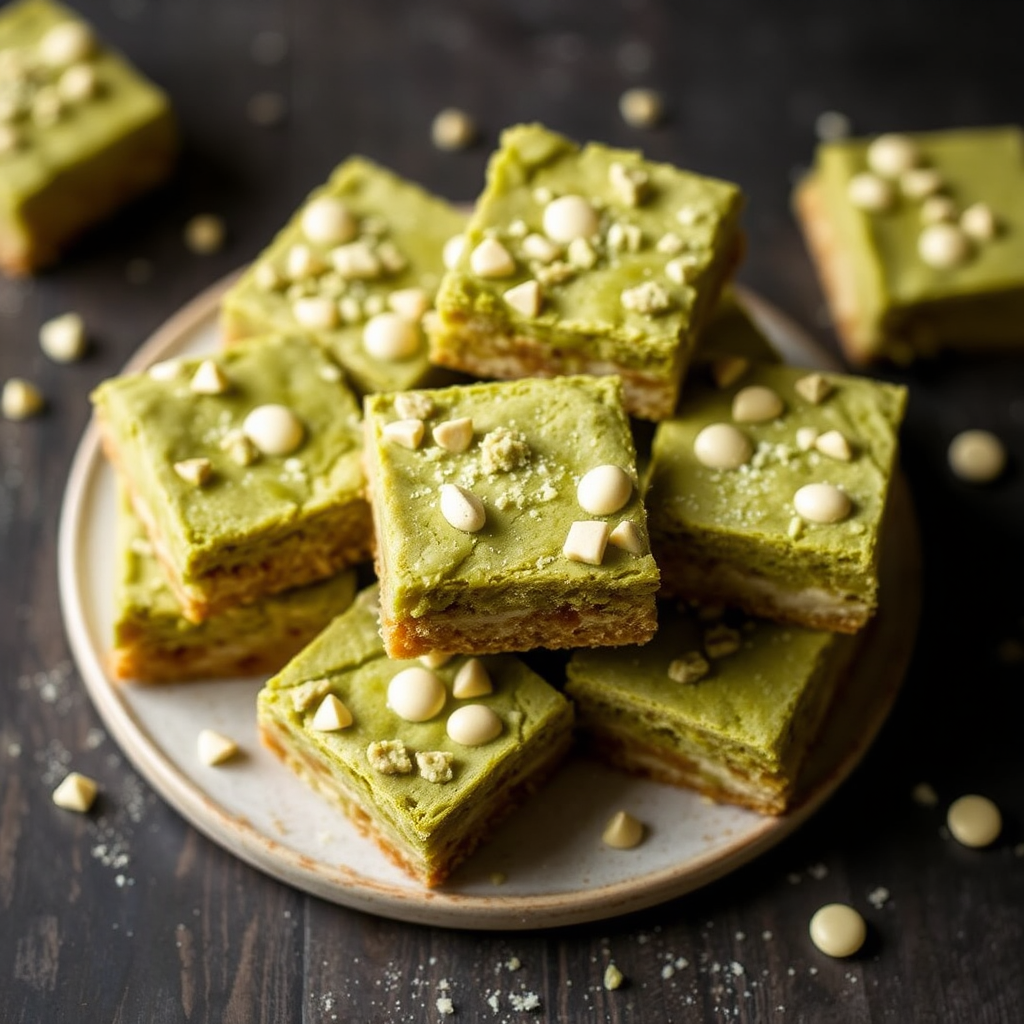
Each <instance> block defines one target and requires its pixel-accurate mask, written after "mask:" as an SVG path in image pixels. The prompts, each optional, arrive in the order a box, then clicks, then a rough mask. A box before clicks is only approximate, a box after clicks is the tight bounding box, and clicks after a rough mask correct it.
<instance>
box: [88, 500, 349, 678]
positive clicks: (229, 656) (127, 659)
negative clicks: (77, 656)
mask: <svg viewBox="0 0 1024 1024" xmlns="http://www.w3.org/2000/svg"><path fill="white" fill-rule="evenodd" d="M117 545H118V563H119V569H120V572H119V575H118V579H117V587H116V590H115V598H114V602H115V615H114V646H113V650H112V651H111V654H110V659H109V662H108V664H109V666H110V672H111V675H112V676H113V677H114V678H115V679H124V680H128V679H130V680H133V681H135V682H140V683H165V682H180V681H183V680H191V679H220V678H234V677H235V676H254V675H266V674H268V673H271V672H278V671H280V669H282V668H283V667H284V666H285V665H286V664H287V663H288V662H289V661H290V660H291V659H292V657H293V656H294V655H296V654H298V652H299V651H300V650H302V648H303V647H305V646H306V644H308V643H309V642H310V640H312V639H313V637H315V636H316V635H317V634H318V633H319V632H320V631H321V630H322V629H323V628H324V627H325V626H326V625H327V624H328V623H330V622H331V621H332V620H333V619H334V618H335V617H336V616H338V615H340V614H341V613H342V612H343V611H345V610H346V609H347V608H348V607H349V605H351V604H352V600H353V598H354V597H355V593H356V573H355V570H354V569H346V570H344V571H343V572H340V573H338V575H336V576H332V577H330V578H329V579H326V580H322V581H320V582H319V583H311V584H309V586H306V587H298V588H296V589H294V590H287V591H284V592H283V593H281V594H276V595H274V596H273V597H268V598H264V599H263V600H262V601H258V602H256V603H255V604H249V605H239V606H238V607H236V608H229V609H227V610H226V611H224V612H222V613H221V614H220V615H216V616H214V617H213V618H210V619H207V620H206V621H205V622H201V623H193V622H189V621H188V619H186V618H185V617H184V616H183V615H182V614H181V606H180V605H179V604H178V602H177V600H176V599H175V597H174V593H173V591H172V590H171V588H170V586H169V585H168V583H167V580H166V577H165V576H164V572H163V569H162V568H161V566H160V563H159V562H158V560H157V558H156V556H155V554H154V552H153V545H152V544H151V543H150V541H149V538H148V536H147V534H146V531H145V528H144V527H143V526H142V523H141V522H140V521H139V518H138V516H136V515H135V512H134V511H133V510H132V507H131V503H130V502H129V501H128V500H127V498H125V499H124V500H123V501H122V503H121V507H120V509H119V512H118V529H117Z"/></svg>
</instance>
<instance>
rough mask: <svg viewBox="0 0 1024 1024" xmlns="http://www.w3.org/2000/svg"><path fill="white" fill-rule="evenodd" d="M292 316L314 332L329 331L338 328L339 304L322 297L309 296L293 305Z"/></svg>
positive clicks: (297, 300)
mask: <svg viewBox="0 0 1024 1024" xmlns="http://www.w3.org/2000/svg"><path fill="white" fill-rule="evenodd" d="M292 316H293V317H295V322H296V323H298V324H301V325H302V326H303V327H308V328H309V329H310V330H312V331H329V330H331V329H333V328H335V327H337V326H338V320H339V312H338V304H337V303H336V302H335V301H334V300H333V299H328V298H326V297H324V296H322V295H307V296H304V297H303V298H301V299H296V300H295V301H294V302H293V303H292Z"/></svg>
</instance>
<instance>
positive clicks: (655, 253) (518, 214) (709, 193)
mask: <svg viewBox="0 0 1024 1024" xmlns="http://www.w3.org/2000/svg"><path fill="white" fill-rule="evenodd" d="M742 203H743V200H742V194H741V193H740V190H739V188H737V187H736V186H735V185H731V184H729V183H727V182H722V181H717V180H714V179H711V178H706V177H702V176H700V175H697V174H692V173H689V172H687V171H683V170H679V169H678V168H675V167H672V166H670V165H668V164H662V163H654V162H652V161H648V160H644V159H643V157H642V156H641V155H640V154H639V153H636V152H633V151H629V150H619V149H610V148H609V147H607V146H603V145H599V144H596V143H590V144H588V145H586V146H584V147H583V148H580V147H579V146H577V145H576V144H575V143H574V142H571V141H570V140H569V139H566V138H564V137H563V136H561V135H558V134H556V133H554V132H551V131H548V130H547V129H545V128H543V127H541V126H540V125H519V126H516V127H514V128H510V129H508V130H507V131H505V132H504V133H503V134H502V137H501V145H500V148H499V149H498V151H497V152H496V153H495V154H494V156H493V157H492V158H491V161H490V165H489V167H488V171H487V184H486V187H485V189H484V192H483V194H482V195H481V196H480V198H479V199H478V201H477V204H476V209H475V211H474V213H473V216H472V218H471V220H470V222H469V226H468V228H467V230H466V234H465V241H464V244H463V247H462V252H461V255H460V256H459V259H458V262H457V263H456V265H455V267H454V269H452V270H451V271H449V273H447V274H446V275H445V277H444V280H443V282H442V284H441V290H440V292H439V293H438V297H437V312H438V318H437V320H436V321H435V322H434V324H433V325H432V327H431V330H430V358H431V360H432V361H433V362H435V363H438V364H440V365H443V366H449V367H453V368H454V369H458V370H463V371H466V372H467V373H472V374H475V375H478V376H482V377H498V378H506V379H507V378H518V377H534V376H554V375H557V374H580V373H589V374H595V375H598V376H603V375H607V374H617V375H618V376H620V377H621V378H622V381H623V385H624V389H625V401H626V407H627V409H628V410H629V412H630V413H631V414H633V415H635V416H639V417H642V418H644V419H650V420H658V419H663V418H664V417H666V416H669V415H671V413H672V410H673V409H674V408H675V405H676V399H677V397H678V394H679V387H680V383H681V381H682V379H683V375H684V373H685V371H686V367H687V365H688V363H689V360H690V356H691V354H692V351H693V348H694V344H695V341H696V338H697V335H698V334H699V332H700V329H701V327H702V326H703V325H704V323H705V322H706V320H707V318H708V317H709V315H710V313H711V310H712V308H713V307H714V304H715V301H716V299H717V297H718V294H719V292H720V290H721V288H722V285H723V284H724V282H725V281H726V279H727V278H728V277H729V275H730V274H731V272H732V270H733V269H734V267H735V266H736V264H737V262H738V260H739V253H740V234H739V214H740V210H741V207H742Z"/></svg>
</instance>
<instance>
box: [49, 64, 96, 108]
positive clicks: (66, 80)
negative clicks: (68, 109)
mask: <svg viewBox="0 0 1024 1024" xmlns="http://www.w3.org/2000/svg"><path fill="white" fill-rule="evenodd" d="M98 89H99V79H98V78H97V77H96V69H95V68H94V67H93V66H92V65H91V64H73V65H72V66H71V67H69V68H68V69H67V70H66V71H65V72H64V73H63V74H62V75H61V76H60V78H59V79H58V80H57V92H58V93H59V94H60V98H61V99H62V100H65V101H66V102H67V103H83V102H84V101H85V100H88V99H92V97H93V96H95V95H96V92H97V90H98Z"/></svg>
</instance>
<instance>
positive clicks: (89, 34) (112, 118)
mask: <svg viewBox="0 0 1024 1024" xmlns="http://www.w3.org/2000/svg"><path fill="white" fill-rule="evenodd" d="M176 153H177V130H176V128H175V123H174V118H173V115H172V112H171V107H170V103H169V102H168V100H167V97H166V96H165V95H164V93H163V92H161V91H160V90H159V89H157V88H156V87H155V86H153V85H152V84H151V83H149V82H147V81H146V80H145V79H144V78H142V77H141V76H140V75H139V74H138V73H137V72H136V71H135V70H134V69H133V68H131V67H130V65H129V64H128V63H127V62H126V61H125V60H124V59H123V58H121V57H120V56H118V55H117V54H115V53H113V52H112V51H111V50H109V49H108V48H107V47H106V46H104V45H103V44H102V43H101V42H100V41H99V40H98V39H97V38H96V36H95V34H94V32H93V30H92V29H91V28H90V27H89V25H88V24H86V22H84V21H83V20H82V19H81V18H80V17H79V16H78V15H77V14H75V12H74V11H72V10H70V9H69V8H67V7H63V6H61V5H60V4H56V3H52V2H50V0H21V2H18V3H12V4H10V5H8V6H7V7H5V8H4V9H3V10H2V11H0V267H2V268H3V270H4V272H5V273H7V274H11V275H14V276H21V275H25V274H31V273H33V272H34V271H36V270H38V269H40V268H42V267H45V266H48V265H49V264H52V263H54V262H56V261H57V259H58V258H59V257H60V255H61V252H62V251H63V250H64V249H65V248H66V247H67V246H68V244H69V243H70V242H71V241H72V240H73V239H74V238H76V237H77V236H78V235H79V234H81V233H82V231H84V230H85V229H86V228H87V227H89V226H91V225H92V224H95V223H97V222H99V221H101V220H103V219H104V218H105V217H107V216H108V215H109V214H110V213H112V212H113V211H114V210H116V209H117V208H118V207H120V206H122V205H124V204H125V203H127V202H129V201H130V200H132V199H134V198H135V197H136V196H138V195H139V194H141V193H142V192H144V191H146V190H148V189H149V188H151V187H153V186H155V185H156V184H158V183H159V182H160V181H162V180H163V179H164V178H166V177H167V176H168V175H169V174H170V172H171V169H172V167H173V164H174V159H175V156H176Z"/></svg>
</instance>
